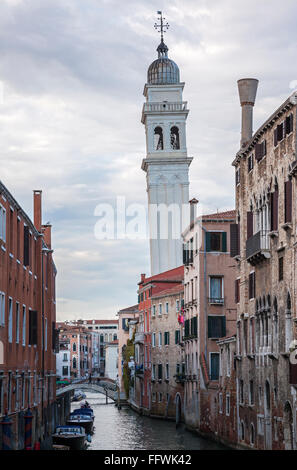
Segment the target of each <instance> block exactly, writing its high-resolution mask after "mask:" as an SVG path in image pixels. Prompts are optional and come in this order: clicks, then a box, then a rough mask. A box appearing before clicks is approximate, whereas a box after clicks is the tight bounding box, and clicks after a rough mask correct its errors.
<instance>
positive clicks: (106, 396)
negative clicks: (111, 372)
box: [105, 390, 108, 405]
mask: <svg viewBox="0 0 297 470" xmlns="http://www.w3.org/2000/svg"><path fill="white" fill-rule="evenodd" d="M105 398H106V404H107V405H108V395H107V390H105Z"/></svg>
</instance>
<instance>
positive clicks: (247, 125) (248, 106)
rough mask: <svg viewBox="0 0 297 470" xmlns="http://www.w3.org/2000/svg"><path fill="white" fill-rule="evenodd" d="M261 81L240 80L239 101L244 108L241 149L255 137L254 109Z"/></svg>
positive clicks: (251, 79)
mask: <svg viewBox="0 0 297 470" xmlns="http://www.w3.org/2000/svg"><path fill="white" fill-rule="evenodd" d="M258 83H259V80H257V79H256V78H243V79H241V80H238V82H237V84H238V91H239V99H240V104H241V108H242V117H241V141H240V145H241V147H245V146H246V145H247V143H248V142H249V141H250V140H251V138H252V136H253V107H254V104H255V99H256V94H257V88H258Z"/></svg>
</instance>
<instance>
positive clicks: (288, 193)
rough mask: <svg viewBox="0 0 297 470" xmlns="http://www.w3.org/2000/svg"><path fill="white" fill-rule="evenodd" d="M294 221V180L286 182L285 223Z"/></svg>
mask: <svg viewBox="0 0 297 470" xmlns="http://www.w3.org/2000/svg"><path fill="white" fill-rule="evenodd" d="M290 222H292V181H291V180H289V181H286V182H285V223H290Z"/></svg>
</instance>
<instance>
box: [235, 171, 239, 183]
mask: <svg viewBox="0 0 297 470" xmlns="http://www.w3.org/2000/svg"><path fill="white" fill-rule="evenodd" d="M235 184H236V186H238V185H239V184H240V168H238V169H237V170H236V171H235Z"/></svg>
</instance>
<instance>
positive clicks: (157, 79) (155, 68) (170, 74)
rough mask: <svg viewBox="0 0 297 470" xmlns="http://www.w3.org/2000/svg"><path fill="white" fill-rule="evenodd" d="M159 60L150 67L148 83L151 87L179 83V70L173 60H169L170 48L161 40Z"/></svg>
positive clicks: (158, 49)
mask: <svg viewBox="0 0 297 470" xmlns="http://www.w3.org/2000/svg"><path fill="white" fill-rule="evenodd" d="M157 52H158V59H157V60H154V62H153V63H152V64H151V65H150V66H149V69H148V72H147V82H148V84H149V85H169V84H173V83H179V82H180V79H179V68H178V66H177V65H176V63H175V62H173V60H171V59H169V58H168V47H167V46H166V44H165V43H164V41H163V38H162V39H161V43H160V45H159V46H158V48H157Z"/></svg>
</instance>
